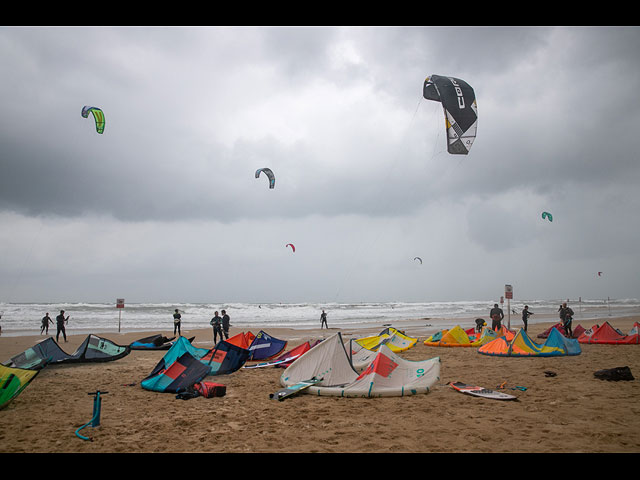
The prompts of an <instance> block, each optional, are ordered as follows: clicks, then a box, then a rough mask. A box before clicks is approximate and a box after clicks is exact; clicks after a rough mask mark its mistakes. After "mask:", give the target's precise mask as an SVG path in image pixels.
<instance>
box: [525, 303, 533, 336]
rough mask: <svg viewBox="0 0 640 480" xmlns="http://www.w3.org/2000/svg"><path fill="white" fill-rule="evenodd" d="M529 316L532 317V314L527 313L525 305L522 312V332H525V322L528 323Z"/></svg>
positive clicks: (527, 309) (527, 307) (527, 308)
mask: <svg viewBox="0 0 640 480" xmlns="http://www.w3.org/2000/svg"><path fill="white" fill-rule="evenodd" d="M529 315H533V312H530V311H529V305H525V306H524V309H523V310H522V323H524V331H525V332H526V331H527V322H528V321H529Z"/></svg>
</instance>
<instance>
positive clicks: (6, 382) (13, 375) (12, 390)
mask: <svg viewBox="0 0 640 480" xmlns="http://www.w3.org/2000/svg"><path fill="white" fill-rule="evenodd" d="M39 372H40V370H29V369H23V368H12V367H6V366H4V365H2V364H0V410H2V409H3V408H4V407H6V406H7V405H9V403H10V402H11V401H12V400H13V399H14V398H16V397H17V396H18V395H20V392H22V391H23V390H24V389H25V388H27V385H29V384H30V383H31V381H32V380H33V379H34V378H35V377H36V375H37V374H38V373H39Z"/></svg>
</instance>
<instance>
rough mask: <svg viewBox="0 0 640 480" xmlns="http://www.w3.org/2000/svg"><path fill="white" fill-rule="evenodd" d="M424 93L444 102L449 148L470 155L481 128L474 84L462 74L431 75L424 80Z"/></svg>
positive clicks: (455, 152)
mask: <svg viewBox="0 0 640 480" xmlns="http://www.w3.org/2000/svg"><path fill="white" fill-rule="evenodd" d="M422 96H423V97H424V98H426V99H427V100H433V101H435V102H440V103H442V108H443V109H444V120H445V128H446V132H447V151H448V152H449V153H450V154H454V155H467V154H468V153H469V150H471V145H473V141H474V140H475V139H476V132H477V130H478V105H477V104H476V94H475V92H474V91H473V88H471V85H469V84H468V83H467V82H465V81H464V80H460V79H459V78H454V77H443V76H441V75H431V76H429V77H427V78H426V79H425V81H424V84H423V86H422Z"/></svg>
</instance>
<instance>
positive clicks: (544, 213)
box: [542, 212, 553, 222]
mask: <svg viewBox="0 0 640 480" xmlns="http://www.w3.org/2000/svg"><path fill="white" fill-rule="evenodd" d="M545 218H546V219H547V220H549V221H550V222H553V215H551V214H550V213H549V212H542V219H543V220H544V219H545Z"/></svg>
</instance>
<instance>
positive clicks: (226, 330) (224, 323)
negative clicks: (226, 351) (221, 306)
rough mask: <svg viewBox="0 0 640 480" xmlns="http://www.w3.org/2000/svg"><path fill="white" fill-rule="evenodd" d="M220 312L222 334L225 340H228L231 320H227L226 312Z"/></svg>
mask: <svg viewBox="0 0 640 480" xmlns="http://www.w3.org/2000/svg"><path fill="white" fill-rule="evenodd" d="M220 311H221V312H222V332H223V333H224V336H225V338H226V339H227V340H228V339H229V327H230V326H231V324H230V323H229V322H231V319H230V318H229V315H227V311H226V310H220ZM220 338H222V335H221V336H220Z"/></svg>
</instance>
